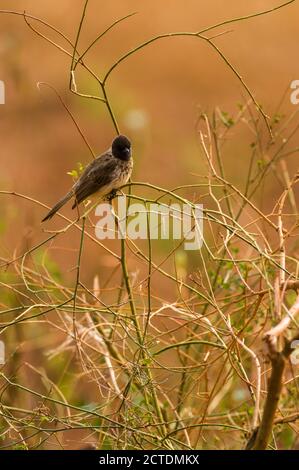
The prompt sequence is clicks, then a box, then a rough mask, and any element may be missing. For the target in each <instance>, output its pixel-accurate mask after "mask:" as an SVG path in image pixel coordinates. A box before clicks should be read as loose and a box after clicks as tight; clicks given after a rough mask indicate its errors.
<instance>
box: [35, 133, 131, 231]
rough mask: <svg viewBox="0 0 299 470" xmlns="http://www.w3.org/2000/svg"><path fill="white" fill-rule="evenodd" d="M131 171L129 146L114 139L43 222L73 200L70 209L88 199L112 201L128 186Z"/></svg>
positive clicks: (120, 140) (123, 140)
mask: <svg viewBox="0 0 299 470" xmlns="http://www.w3.org/2000/svg"><path fill="white" fill-rule="evenodd" d="M132 170H133V158H132V151H131V142H130V141H129V139H128V138H127V137H126V136H124V135H119V136H117V137H116V138H115V139H114V140H113V142H112V145H111V148H109V149H108V150H107V151H106V152H104V153H103V154H102V155H100V156H99V157H96V158H95V159H94V160H93V161H92V162H91V163H89V165H87V167H86V168H85V170H84V171H83V173H82V175H81V176H80V178H79V179H78V180H77V181H76V183H75V184H74V185H73V186H72V188H71V189H70V191H69V192H68V193H67V194H66V195H65V196H64V197H63V198H62V199H60V200H59V201H58V202H57V204H55V206H54V207H53V208H52V209H51V210H50V211H49V212H48V214H47V215H46V216H45V217H44V218H43V219H42V222H45V221H46V220H49V219H51V217H53V215H54V214H56V212H57V211H58V210H59V209H60V208H61V207H62V206H64V204H66V203H67V202H68V201H69V200H70V199H71V198H72V197H74V198H75V201H74V204H73V206H72V209H75V207H78V206H79V204H80V203H81V202H83V201H84V200H85V199H86V198H88V197H90V196H91V195H94V194H96V195H97V196H98V197H99V198H104V197H106V196H108V197H109V196H111V197H113V196H114V195H115V194H116V191H117V189H119V188H120V187H121V186H123V185H124V184H126V183H127V181H128V180H129V178H130V176H131V173H132Z"/></svg>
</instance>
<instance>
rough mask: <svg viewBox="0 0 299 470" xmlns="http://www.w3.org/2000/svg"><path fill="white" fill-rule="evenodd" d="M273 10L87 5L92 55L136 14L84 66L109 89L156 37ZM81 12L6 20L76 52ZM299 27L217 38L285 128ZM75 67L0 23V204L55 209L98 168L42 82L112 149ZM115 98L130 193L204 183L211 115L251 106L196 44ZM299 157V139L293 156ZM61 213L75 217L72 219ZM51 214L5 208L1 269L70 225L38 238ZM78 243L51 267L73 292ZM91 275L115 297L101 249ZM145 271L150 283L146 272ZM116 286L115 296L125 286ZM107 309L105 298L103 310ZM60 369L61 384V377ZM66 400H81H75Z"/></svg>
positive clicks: (103, 117)
mask: <svg viewBox="0 0 299 470" xmlns="http://www.w3.org/2000/svg"><path fill="white" fill-rule="evenodd" d="M277 4H278V2H274V1H272V2H269V0H267V1H266V0H264V1H261V0H252V1H251V2H240V1H238V0H231V1H230V2H223V1H220V0H211V1H209V2H198V0H189V1H188V2H186V1H182V0H163V2H161V1H160V0H144V1H143V2H140V1H137V0H130V1H128V0H121V1H114V0H109V1H108V0H103V1H91V2H90V5H89V7H88V11H87V14H86V18H85V23H84V25H83V29H82V34H81V37H80V41H79V46H78V47H79V49H80V51H82V50H85V48H86V47H87V46H88V45H89V44H90V43H91V42H92V41H93V40H94V38H95V37H96V36H97V35H98V34H99V33H100V32H102V31H104V30H105V29H106V28H107V27H108V26H109V25H111V24H112V23H113V22H114V21H115V20H117V19H119V18H121V17H122V16H125V15H127V14H129V13H133V12H138V13H137V14H136V15H135V16H133V17H131V18H129V19H127V20H126V21H124V22H122V23H120V24H119V25H117V26H116V27H115V28H114V29H112V30H111V31H110V32H109V33H107V35H105V37H104V38H103V39H101V40H100V41H99V42H98V43H97V44H96V45H95V46H94V47H93V48H92V49H91V51H90V52H89V53H88V55H87V56H86V63H87V64H88V65H90V66H91V68H92V69H93V70H94V72H95V73H96V74H97V75H98V76H99V77H103V76H104V75H105V73H106V71H107V70H108V69H109V67H110V66H111V65H112V64H113V63H114V62H115V61H116V60H117V59H118V58H119V57H120V56H122V55H123V54H124V53H126V52H127V51H129V50H130V49H132V48H135V47H136V46H137V45H139V44H141V43H142V42H144V41H146V40H148V39H149V38H151V37H153V36H156V35H159V34H162V33H168V32H169V33H170V32H176V31H186V32H187V31H190V32H194V31H199V30H201V29H204V28H206V27H208V26H211V25H213V24H216V23H219V22H222V21H225V20H227V19H231V18H233V17H240V16H244V15H248V14H251V13H253V12H257V11H262V10H265V9H267V8H270V7H271V6H276V5H277ZM82 7H83V2H76V6H75V2H73V1H70V0H60V1H59V2H37V1H36V0H31V1H30V0H7V1H5V0H0V9H1V10H15V11H19V12H23V11H24V10H25V11H26V13H28V14H30V15H33V16H36V17H38V18H41V19H44V20H45V21H47V22H48V23H50V24H52V25H53V26H55V27H57V28H58V29H59V30H61V31H63V33H64V34H65V35H66V36H68V37H69V38H70V39H71V40H72V41H74V39H75V37H76V33H77V28H78V24H79V21H80V17H81V12H82ZM298 17H299V3H298V2H295V3H294V4H291V5H290V6H288V7H286V8H283V9H280V10H278V11H276V12H273V13H269V14H268V15H265V16H261V17H257V18H253V19H250V20H248V21H242V22H237V23H233V24H229V25H227V26H223V27H222V28H220V29H217V30H213V31H212V32H209V33H208V36H213V35H214V34H217V33H218V32H220V31H225V32H227V33H226V34H224V35H221V36H219V37H218V38H216V39H215V40H214V41H215V44H217V46H218V47H219V48H220V50H221V51H223V52H224V53H225V54H226V56H227V58H228V59H229V60H230V61H231V63H232V64H233V65H234V67H235V68H236V69H237V70H238V72H239V73H240V75H241V76H242V78H243V79H244V81H245V82H246V83H247V85H248V86H249V88H250V89H251V90H252V91H253V92H254V95H255V97H256V99H257V101H258V103H261V104H262V106H263V109H264V111H265V112H266V113H267V114H269V115H270V116H273V115H274V114H275V113H276V111H277V109H278V107H279V113H280V115H286V116H288V115H291V114H292V113H294V112H295V111H296V106H294V105H292V104H291V103H290V93H291V90H290V84H291V82H292V81H293V80H296V79H299V71H298V60H297V57H298V40H297V39H298ZM29 22H30V24H31V25H32V26H33V27H35V28H36V29H37V30H38V31H40V32H41V33H42V34H46V35H47V36H48V37H49V38H51V39H52V40H54V41H57V42H58V43H59V44H61V45H63V47H67V46H66V43H63V41H62V40H61V38H59V36H58V35H57V34H55V33H54V32H49V30H48V29H47V28H46V27H43V26H41V25H40V24H39V23H37V22H35V21H33V20H29ZM70 63H71V59H70V58H69V57H67V56H66V55H64V54H63V53H61V51H59V50H57V49H56V48H55V47H53V46H52V45H51V44H49V43H48V42H46V41H45V40H44V39H43V38H42V37H38V36H37V35H36V34H35V33H34V32H33V31H32V30H30V28H28V26H27V25H26V23H25V21H24V19H23V17H22V16H16V15H11V14H8V13H0V64H1V66H0V80H2V81H3V82H4V83H5V87H6V90H5V92H6V93H5V94H6V103H5V105H1V106H0V135H1V145H0V166H1V171H0V190H2V191H3V190H6V191H13V192H17V193H21V194H23V195H26V196H29V197H30V198H32V199H34V200H38V201H40V202H42V203H44V204H46V205H47V206H52V205H53V204H54V203H55V202H56V201H57V200H58V199H59V198H60V197H61V196H62V195H63V194H64V193H65V192H66V191H67V190H68V189H69V187H70V186H71V184H72V178H71V176H70V175H68V174H67V173H68V172H70V171H72V170H73V169H75V168H76V167H77V165H78V162H80V163H82V164H83V165H85V164H87V163H88V162H89V161H90V160H91V155H90V152H89V150H88V148H87V147H86V145H85V143H84V142H83V140H82V138H81V137H80V135H79V133H78V131H77V129H76V128H75V126H74V123H73V122H72V120H71V119H70V116H69V115H68V113H67V112H66V110H65V109H64V107H63V106H62V105H61V103H60V101H59V99H58V98H57V96H56V95H55V93H54V92H53V91H52V90H51V89H49V88H47V87H41V88H40V90H38V88H37V83H38V82H46V83H48V84H50V85H51V86H53V87H55V89H56V90H57V91H58V93H59V94H60V96H61V97H62V99H63V100H64V102H65V103H66V105H67V106H68V108H69V110H70V111H71V112H72V113H73V115H74V117H75V118H76V120H77V122H78V124H79V125H80V128H81V129H82V131H83V132H84V135H85V136H86V138H87V139H88V141H89V143H90V145H91V146H92V148H93V149H94V151H95V152H96V153H97V154H99V153H101V152H103V151H104V150H105V149H106V148H108V147H109V146H110V143H111V141H112V139H113V137H114V136H115V130H114V128H113V125H112V123H111V119H110V117H109V115H108V113H107V109H106V108H105V106H104V105H103V104H102V103H100V102H98V101H92V100H88V99H84V98H80V97H78V96H74V95H72V94H71V93H70V92H69V90H68V84H69V69H70ZM77 71H78V72H77V86H78V91H80V92H82V93H85V94H92V95H93V94H95V95H98V94H99V93H100V90H99V89H98V86H97V84H96V82H95V81H94V80H93V79H92V78H91V77H90V76H89V75H88V74H87V73H86V72H84V71H82V70H79V67H78V69H77ZM107 91H108V93H109V97H110V100H111V105H112V107H113V110H114V113H115V116H116V119H117V121H118V124H119V127H120V130H121V132H122V133H124V134H126V135H128V136H129V137H130V139H131V140H132V143H133V152H134V161H135V167H134V173H133V180H134V181H143V182H150V183H152V184H155V185H158V186H163V187H164V188H169V189H170V188H173V187H176V186H179V185H187V184H193V183H196V182H197V181H198V175H203V174H204V172H205V171H206V167H205V166H204V165H203V163H202V161H201V159H200V145H199V138H198V132H197V121H198V116H199V114H200V112H202V111H203V112H207V113H212V112H213V110H214V109H215V108H218V110H220V112H221V113H227V114H224V116H233V115H236V114H237V113H238V111H239V109H240V103H241V104H243V105H244V104H245V103H246V102H247V100H248V95H246V92H245V90H244V88H243V87H242V86H241V84H240V82H239V81H238V79H237V78H236V76H235V75H234V74H233V73H232V71H231V70H229V68H228V67H227V65H226V64H225V63H224V61H223V60H222V59H221V58H220V57H219V55H218V54H217V53H216V52H215V51H214V50H213V49H212V48H211V47H210V46H209V45H208V44H207V43H205V42H203V41H201V40H200V39H197V38H191V37H189V38H188V37H178V38H166V39H162V40H161V41H158V42H155V43H154V44H152V45H150V46H148V47H146V48H144V49H143V50H142V52H141V53H136V54H134V55H133V56H132V57H130V58H128V60H126V61H124V62H123V63H122V64H121V65H120V66H119V67H117V69H116V70H115V71H114V72H113V73H112V74H111V76H110V78H109V82H108V85H107ZM298 106H299V105H298ZM260 129H261V135H264V134H265V135H266V134H267V129H266V127H265V126H263V125H262V124H261V127H260ZM254 138H255V136H254V131H252V132H251V130H250V126H246V127H244V128H242V127H241V128H240V129H239V128H238V129H236V130H234V129H232V130H231V140H230V143H229V144H228V146H227V150H226V152H225V154H224V158H225V161H224V163H225V171H226V176H227V179H229V180H230V181H232V182H233V183H234V184H235V185H236V186H237V187H240V189H243V187H244V184H245V183H244V182H245V180H246V175H247V171H248V165H249V156H250V144H251V142H252V140H253V139H254ZM297 144H298V137H297V135H296V134H295V135H294V137H293V140H292V148H294V147H296V145H297ZM296 155H297V154H296V153H295V154H293V155H292V156H291V158H290V160H289V163H288V164H289V171H290V174H291V175H292V173H293V172H295V171H297V163H296ZM281 189H282V188H281V187H279V185H278V184H277V181H276V180H275V178H274V179H273V180H271V181H269V184H268V185H267V187H266V188H265V190H264V191H263V193H262V194H259V199H258V204H261V205H263V207H264V208H265V209H267V207H269V208H271V207H272V206H273V200H275V199H276V198H277V196H278V195H279V194H280V193H281ZM188 196H189V197H190V198H195V199H196V200H199V202H201V201H200V195H198V194H194V191H193V190H190V191H189V193H188ZM257 197H258V196H257ZM63 211H64V213H65V214H66V215H68V216H73V214H72V212H71V210H70V207H67V208H65V209H63ZM45 212H46V208H42V207H41V206H39V205H38V204H34V203H32V201H29V200H27V201H26V200H24V199H22V198H16V197H14V196H11V195H4V194H0V235H1V243H0V251H1V256H2V257H3V258H5V259H11V258H13V257H15V256H18V255H20V254H21V253H23V252H24V251H26V250H27V249H30V248H31V247H32V246H34V245H36V244H38V243H39V242H40V241H41V240H43V239H44V238H45V233H44V232H43V230H44V229H45V228H47V229H48V228H49V227H50V228H53V227H54V228H59V227H61V221H59V220H57V219H56V218H54V219H53V221H51V222H50V223H49V224H48V226H47V227H45V226H41V224H40V220H41V218H42V217H43V216H44V215H45ZM79 237H80V233H79V232H78V231H70V232H67V233H66V234H65V235H63V236H61V237H60V239H59V241H58V242H57V244H56V245H55V247H53V249H52V250H51V255H50V258H49V260H48V263H49V265H48V266H50V268H51V270H52V273H54V274H55V275H56V276H57V279H62V278H63V279H64V281H65V282H67V283H68V282H69V283H70V284H71V283H72V281H73V279H74V276H75V273H74V266H75V264H76V259H77V258H76V257H77V249H78V241H79ZM107 246H109V247H110V248H113V249H114V250H115V251H116V252H119V244H118V243H117V242H115V243H114V242H112V241H109V242H107ZM155 249H156V250H157V253H159V252H160V253H161V256H162V255H163V256H165V255H166V253H167V249H169V247H166V248H165V246H164V245H163V243H162V244H161V245H157V246H156V248H155ZM182 256H184V255H183V254H182ZM190 258H191V259H190V264H188V263H187V261H186V260H185V259H183V260H181V264H182V269H186V270H187V269H188V268H189V267H191V268H192V266H194V264H196V263H197V262H198V258H197V257H196V256H193V255H192V256H191V255H190ZM37 261H38V260H36V259H35V261H34V262H37ZM82 263H83V278H84V282H86V284H87V285H92V283H93V282H94V279H95V277H96V276H97V277H98V278H99V282H100V285H103V284H104V285H105V283H106V282H107V279H108V278H109V276H110V275H112V273H113V270H114V269H115V267H116V266H117V261H116V260H115V258H112V257H111V256H109V255H108V254H107V252H105V250H103V249H101V248H100V247H98V251H97V252H96V253H95V247H94V245H92V244H91V243H89V242H88V241H87V242H86V245H85V248H84V259H83V261H82ZM134 263H135V261H134V260H133V261H132V262H131V264H130V263H129V265H130V266H131V267H133V268H135V264H134ZM178 263H180V260H179V261H178ZM186 263H187V264H186ZM140 269H141V272H142V269H145V268H141V267H140ZM115 282H116V285H118V283H119V280H118V281H115ZM154 282H155V281H154ZM156 286H158V281H156ZM0 293H1V297H0V302H1V305H2V306H4V305H7V303H8V300H7V298H8V296H9V295H10V293H8V291H7V290H5V289H2V290H1V291H0ZM112 293H113V292H112ZM172 294H173V288H172V287H170V286H169V285H168V284H167V283H165V285H159V290H158V292H157V296H159V295H161V298H162V297H163V298H168V299H169V298H170V297H171V295H172ZM110 295H111V292H110V291H109V292H108V293H107V299H109V296H110ZM165 328H166V329H167V323H166V326H165ZM34 334H37V336H38V335H39V334H40V336H38V337H39V341H40V342H39V343H38V342H37V343H36V344H35V347H36V348H38V346H37V344H39V345H40V347H41V348H42V347H43V346H45V342H44V341H45V332H44V331H43V332H41V330H38V332H36V331H35V333H34ZM27 339H28V338H27ZM48 341H49V344H48V346H49V347H50V346H53V344H54V343H55V341H54V340H53V337H50V336H49V337H48ZM25 349H26V348H25ZM33 353H34V351H33ZM26 354H29V356H26V357H27V358H28V357H30V360H31V361H33V362H34V361H36V360H37V359H36V358H33V357H32V351H30V347H29V346H28V347H27V349H26ZM37 363H39V361H37ZM54 369H55V368H54ZM54 369H53V371H52V372H53V374H54V376H55V377H56V375H57V374H58V372H57V371H55V370H54ZM55 374H56V375H55ZM170 380H171V379H170ZM64 386H65V388H67V385H64ZM95 394H96V393H95ZM241 395H242V394H241ZM83 396H84V398H82V397H83ZM82 397H81V398H82V403H85V402H87V403H88V402H89V401H90V400H92V399H93V400H94V399H95V397H94V396H93V391H92V388H91V387H90V388H88V390H85V389H84V393H83V394H82ZM242 397H243V398H244V396H243V395H242V396H241V399H243V398H242ZM81 398H80V399H81ZM69 399H70V400H73V399H75V398H74V397H71V396H70V397H69ZM28 406H29V405H28ZM76 442H77V441H76ZM52 445H54V444H53V443H52Z"/></svg>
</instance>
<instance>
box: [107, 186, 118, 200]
mask: <svg viewBox="0 0 299 470" xmlns="http://www.w3.org/2000/svg"><path fill="white" fill-rule="evenodd" d="M120 194H121V193H120V192H119V191H118V190H117V189H113V190H112V191H111V192H110V193H109V194H107V196H106V197H105V200H106V201H108V202H111V201H112V200H113V199H115V198H116V197H117V196H119V195H120Z"/></svg>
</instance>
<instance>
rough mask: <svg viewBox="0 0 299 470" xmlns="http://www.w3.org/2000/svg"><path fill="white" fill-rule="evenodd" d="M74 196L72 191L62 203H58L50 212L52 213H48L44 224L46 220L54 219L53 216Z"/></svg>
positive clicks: (61, 200)
mask: <svg viewBox="0 0 299 470" xmlns="http://www.w3.org/2000/svg"><path fill="white" fill-rule="evenodd" d="M73 194H74V193H73V191H70V192H68V193H67V194H66V195H65V196H64V197H63V198H62V199H60V201H58V202H57V204H55V206H54V207H53V208H52V209H51V210H50V212H48V214H47V215H46V217H44V218H43V220H42V222H45V221H46V220H49V219H51V217H53V215H54V214H56V212H57V211H59V209H60V208H61V207H62V206H63V205H64V204H65V203H66V202H68V201H69V200H70V199H71V197H72V196H73Z"/></svg>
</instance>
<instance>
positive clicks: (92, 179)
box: [73, 153, 118, 209]
mask: <svg viewBox="0 0 299 470" xmlns="http://www.w3.org/2000/svg"><path fill="white" fill-rule="evenodd" d="M117 163H118V161H117V159H116V158H114V157H113V156H112V155H111V153H107V154H104V155H102V156H101V157H99V158H97V159H96V160H94V161H93V162H91V163H90V164H89V165H88V166H87V167H86V169H85V171H84V172H83V174H82V175H81V177H80V179H79V180H78V181H77V183H76V184H75V185H74V192H75V197H76V200H75V203H74V205H73V209H74V208H75V207H76V206H77V205H78V204H80V202H82V201H84V199H86V198H87V197H89V196H91V195H92V194H94V193H96V192H98V191H100V190H101V189H103V190H104V188H105V186H109V185H110V184H111V183H112V182H113V180H114V179H115V178H116V175H117Z"/></svg>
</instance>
